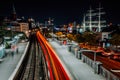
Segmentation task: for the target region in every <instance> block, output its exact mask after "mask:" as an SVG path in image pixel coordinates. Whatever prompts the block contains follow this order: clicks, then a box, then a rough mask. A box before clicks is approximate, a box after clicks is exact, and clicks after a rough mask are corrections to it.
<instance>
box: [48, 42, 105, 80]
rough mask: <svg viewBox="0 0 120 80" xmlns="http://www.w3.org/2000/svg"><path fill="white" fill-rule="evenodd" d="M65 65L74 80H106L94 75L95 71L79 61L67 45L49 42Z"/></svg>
mask: <svg viewBox="0 0 120 80" xmlns="http://www.w3.org/2000/svg"><path fill="white" fill-rule="evenodd" d="M49 43H50V44H51V46H52V47H53V49H54V50H55V52H56V54H57V55H58V56H59V58H60V59H61V61H62V62H63V65H64V66H65V67H66V68H67V70H68V72H69V73H70V74H71V75H72V77H73V78H74V80H106V79H105V78H104V77H102V76H100V75H97V74H95V73H94V70H93V69H92V68H91V67H90V66H88V65H87V64H85V63H83V62H82V61H81V60H79V59H77V58H76V57H75V56H74V54H73V53H71V52H69V51H68V49H67V45H59V44H58V43H57V42H56V41H51V40H50V41H49Z"/></svg>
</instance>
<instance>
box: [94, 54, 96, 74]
mask: <svg viewBox="0 0 120 80" xmlns="http://www.w3.org/2000/svg"><path fill="white" fill-rule="evenodd" d="M94 71H95V73H96V52H94Z"/></svg>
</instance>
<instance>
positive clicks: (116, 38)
mask: <svg viewBox="0 0 120 80" xmlns="http://www.w3.org/2000/svg"><path fill="white" fill-rule="evenodd" d="M110 43H111V44H112V45H115V46H116V48H117V46H118V45H120V35H118V34H114V35H113V36H112V38H111V39H110Z"/></svg>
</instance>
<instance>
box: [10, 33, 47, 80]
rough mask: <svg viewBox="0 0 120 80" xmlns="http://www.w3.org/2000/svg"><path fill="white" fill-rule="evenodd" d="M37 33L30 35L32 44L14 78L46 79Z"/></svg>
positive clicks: (26, 79) (14, 79) (17, 79)
mask: <svg viewBox="0 0 120 80" xmlns="http://www.w3.org/2000/svg"><path fill="white" fill-rule="evenodd" d="M42 56H43V55H42V50H41V47H40V46H39V44H38V42H37V38H36V35H35V33H33V34H31V36H30V44H29V46H28V50H27V53H26V54H25V56H24V59H23V60H22V63H21V65H20V67H19V69H18V71H17V72H16V74H15V76H14V78H13V79H12V80H45V79H44V69H43V65H44V64H45V62H44V58H43V57H42Z"/></svg>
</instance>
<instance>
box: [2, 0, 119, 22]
mask: <svg viewBox="0 0 120 80" xmlns="http://www.w3.org/2000/svg"><path fill="white" fill-rule="evenodd" d="M112 1H113V2H110V0H16V1H15V0H1V2H0V16H9V15H10V14H11V12H12V6H13V4H14V6H15V9H16V13H17V16H18V17H22V16H24V17H25V18H28V17H32V18H34V19H35V20H37V21H39V22H42V23H43V22H44V21H45V20H46V19H47V18H49V17H51V18H54V23H55V24H67V23H69V22H73V21H76V22H77V23H81V21H82V19H83V15H84V13H86V12H87V10H88V9H89V6H90V5H91V6H92V8H93V9H94V8H97V7H98V5H99V2H100V3H101V6H102V7H103V8H104V9H103V11H105V12H106V18H107V22H108V23H110V22H112V23H113V24H119V23H120V8H119V5H120V3H119V1H116V0H112ZM114 1H116V2H114Z"/></svg>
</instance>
